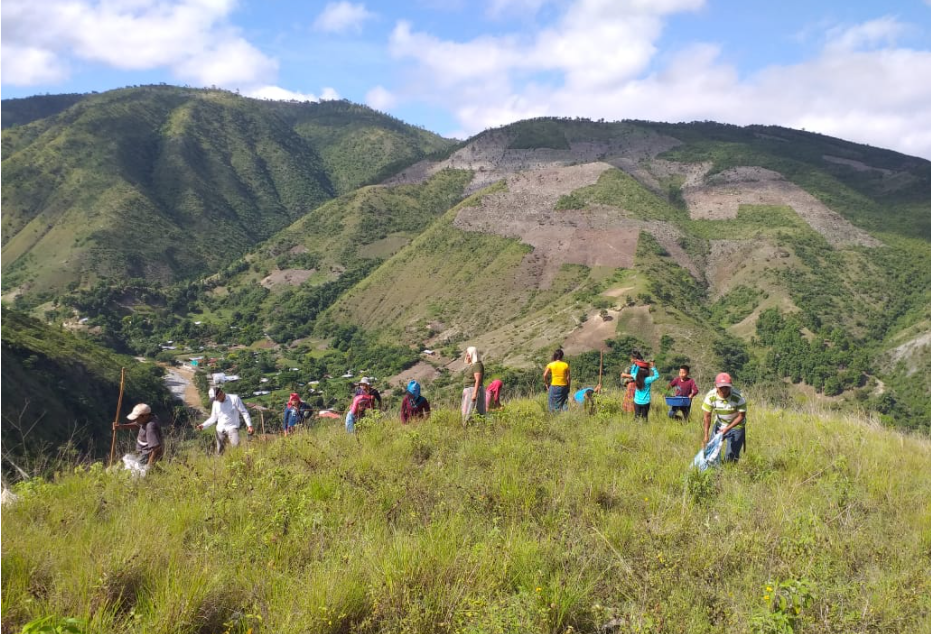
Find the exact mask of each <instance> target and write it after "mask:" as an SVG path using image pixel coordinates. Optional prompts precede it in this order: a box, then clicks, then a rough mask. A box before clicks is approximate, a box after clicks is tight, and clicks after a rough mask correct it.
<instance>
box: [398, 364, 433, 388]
mask: <svg viewBox="0 0 931 634" xmlns="http://www.w3.org/2000/svg"><path fill="white" fill-rule="evenodd" d="M439 376H440V371H439V370H437V369H436V368H435V367H434V366H433V365H431V364H430V363H427V362H426V361H419V362H417V363H416V364H415V365H413V366H412V367H410V368H408V369H406V370H404V371H403V372H400V373H398V374H395V375H394V376H392V377H388V379H387V380H386V381H385V385H402V386H403V385H407V382H408V381H410V380H411V379H414V380H416V381H419V382H421V383H423V382H425V381H433V380H435V379H436V378H437V377H439Z"/></svg>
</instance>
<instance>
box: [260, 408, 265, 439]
mask: <svg viewBox="0 0 931 634" xmlns="http://www.w3.org/2000/svg"><path fill="white" fill-rule="evenodd" d="M259 417H260V418H261V419H262V438H265V412H263V411H262V410H259Z"/></svg>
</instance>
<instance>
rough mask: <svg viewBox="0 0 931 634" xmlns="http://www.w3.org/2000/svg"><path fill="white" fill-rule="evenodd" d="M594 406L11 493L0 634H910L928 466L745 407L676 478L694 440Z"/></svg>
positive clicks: (920, 612) (923, 588) (894, 447)
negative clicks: (714, 448)
mask: <svg viewBox="0 0 931 634" xmlns="http://www.w3.org/2000/svg"><path fill="white" fill-rule="evenodd" d="M619 399H620V394H618V393H616V392H613V393H609V394H608V395H606V396H605V398H604V400H603V401H602V413H601V414H599V415H597V416H595V417H588V416H584V415H582V414H580V413H578V412H573V413H569V414H565V415H562V416H558V417H550V416H547V415H546V414H545V404H544V402H543V399H542V397H537V398H535V399H534V400H513V401H511V402H509V403H508V404H507V405H506V408H505V409H504V410H503V411H502V412H500V413H498V414H496V415H495V416H493V417H490V418H489V419H488V420H486V421H482V422H478V423H477V424H476V425H475V426H472V427H468V428H463V427H462V425H461V424H460V422H459V416H458V413H457V412H455V411H452V410H449V409H443V408H438V409H437V410H436V411H435V412H434V415H433V417H432V418H431V419H430V420H429V421H428V422H425V423H421V424H417V425H412V426H401V425H400V424H398V423H396V422H395V421H394V420H390V419H386V418H383V417H380V416H375V417H372V418H368V419H365V420H363V421H362V422H361V423H360V424H358V425H357V428H358V430H359V431H358V433H357V434H356V435H354V436H350V435H348V434H346V433H345V431H344V430H343V429H342V425H341V423H340V422H339V421H335V422H333V423H332V424H329V425H326V424H321V426H319V427H318V428H316V429H313V430H312V431H310V432H305V433H299V434H297V435H295V436H292V437H289V438H287V439H279V440H277V441H272V442H266V443H246V444H245V446H244V447H241V448H238V449H234V450H232V451H230V452H229V453H228V455H225V456H223V457H222V458H219V459H218V458H217V457H215V456H212V455H207V450H206V449H205V448H204V447H202V446H200V445H197V446H194V447H190V448H189V449H180V450H177V451H175V452H173V453H169V455H168V461H167V462H166V463H164V464H162V465H161V466H159V467H157V468H156V469H155V470H154V471H153V472H152V473H150V474H149V475H148V476H147V477H146V478H145V479H143V480H138V481H134V480H132V479H131V478H130V477H129V475H128V474H126V473H110V474H108V473H105V472H104V470H103V469H102V468H101V465H99V464H98V465H94V466H91V467H89V468H86V469H85V468H81V469H77V470H76V471H73V470H66V471H63V472H62V473H61V474H60V475H59V476H58V477H57V478H56V479H55V480H54V481H53V482H43V481H33V482H30V483H27V484H25V485H22V486H19V487H17V488H16V492H17V493H19V494H20V496H21V499H20V500H19V501H18V502H16V503H15V504H14V505H12V506H9V507H4V511H3V518H4V524H6V525H7V528H8V530H7V535H6V537H4V543H3V560H2V564H3V571H2V572H3V574H2V580H3V581H2V583H3V588H2V589H3V608H4V615H3V618H4V624H5V626H6V627H8V628H10V631H18V630H19V629H20V628H22V626H23V625H25V624H26V623H28V622H30V621H32V620H34V619H39V618H44V617H48V616H55V617H75V618H78V619H81V620H82V621H83V622H84V624H85V625H84V627H85V631H88V632H117V631H128V630H132V631H153V632H155V631H172V632H177V634H195V633H197V632H205V631H210V632H221V631H231V632H246V631H248V630H249V629H253V631H262V632H264V631H268V632H287V631H312V632H320V633H324V634H326V633H333V634H335V633H338V632H400V631H407V632H518V631H520V632H539V633H551V632H567V631H570V628H571V630H572V631H577V632H595V631H598V629H599V628H601V627H602V626H604V625H605V624H607V623H622V624H624V626H625V627H626V628H628V630H627V631H640V632H658V631H660V627H661V628H662V631H664V632H665V631H670V632H715V631H727V632H772V631H796V632H802V631H834V632H861V631H876V632H884V631H888V632H893V631H899V632H925V631H927V615H928V613H929V611H931V598H929V597H931V579H929V577H928V575H927V569H928V563H929V560H928V552H929V548H931V541H929V540H931V537H929V536H931V515H929V513H928V510H927V504H926V501H927V499H929V497H931V471H929V470H928V469H927V464H928V462H929V460H931V449H929V445H928V442H927V440H923V439H918V438H909V437H903V436H901V435H899V434H896V433H893V432H889V431H886V430H883V429H880V428H875V427H870V426H866V425H861V424H858V423H851V422H850V421H847V420H835V419H830V418H822V417H816V416H811V415H806V414H799V413H795V412H772V411H767V410H765V409H764V408H762V407H761V406H759V405H758V404H757V403H755V402H751V408H752V409H751V412H752V414H751V416H752V417H751V419H750V420H751V423H750V425H751V427H750V431H749V434H750V437H751V440H750V442H749V453H748V454H747V455H745V456H744V457H743V458H742V459H741V461H740V463H738V464H737V465H735V466H732V467H729V468H723V469H720V470H716V471H709V472H707V473H705V474H699V473H697V472H695V471H690V470H689V465H690V463H691V460H692V457H693V456H694V454H695V452H696V451H697V450H698V447H699V444H700V437H699V435H698V431H697V430H696V428H695V427H694V426H690V425H678V424H669V423H666V422H660V421H658V420H657V421H654V422H652V423H650V431H649V433H645V432H644V428H643V427H642V426H639V425H636V426H635V425H632V424H631V423H632V421H631V419H630V418H628V417H626V416H623V415H618V414H615V413H609V412H608V410H609V409H611V408H616V407H617V403H618V401H619ZM693 416H694V414H693ZM800 430H804V433H799V432H800ZM890 464H895V465H896V468H894V469H892V468H889V465H890ZM140 544H145V548H140V546H139V545H140ZM166 570H169V571H171V572H172V574H165V571H166ZM296 588H297V589H300V590H299V591H295V589H296ZM796 608H797V609H796ZM782 617H784V618H782ZM786 619H791V622H792V623H793V626H792V630H786V629H782V630H778V629H775V625H773V624H778V623H780V622H785V620H786ZM659 624H662V625H661V626H660V625H659Z"/></svg>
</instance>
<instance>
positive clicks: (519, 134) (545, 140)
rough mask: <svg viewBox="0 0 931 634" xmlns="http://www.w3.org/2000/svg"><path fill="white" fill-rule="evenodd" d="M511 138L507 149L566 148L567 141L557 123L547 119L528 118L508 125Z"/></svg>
mask: <svg viewBox="0 0 931 634" xmlns="http://www.w3.org/2000/svg"><path fill="white" fill-rule="evenodd" d="M509 129H510V131H511V134H512V135H513V136H512V139H511V143H510V144H509V145H508V148H507V149H509V150H535V149H542V148H546V149H550V150H568V149H569V141H567V140H566V135H565V134H564V133H563V130H562V126H561V125H559V123H557V122H555V121H552V120H549V119H528V120H527V121H520V122H518V123H515V124H513V125H511V126H509Z"/></svg>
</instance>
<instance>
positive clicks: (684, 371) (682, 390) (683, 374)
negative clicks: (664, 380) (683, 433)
mask: <svg viewBox="0 0 931 634" xmlns="http://www.w3.org/2000/svg"><path fill="white" fill-rule="evenodd" d="M690 371H691V368H690V367H689V366H687V365H681V366H679V376H677V377H676V378H674V379H673V380H672V381H670V382H669V387H671V388H675V390H676V392H675V394H674V395H673V396H687V397H689V398H690V399H691V398H694V397H695V395H696V394H698V386H697V385H696V384H695V381H694V380H693V379H692V377H690V376H689V372H690ZM691 411H692V405H691V401H689V405H674V406H672V407H670V408H669V418H675V417H676V415H677V414H678V413H679V412H682V419H683V420H688V419H689V414H690V413H691Z"/></svg>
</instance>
